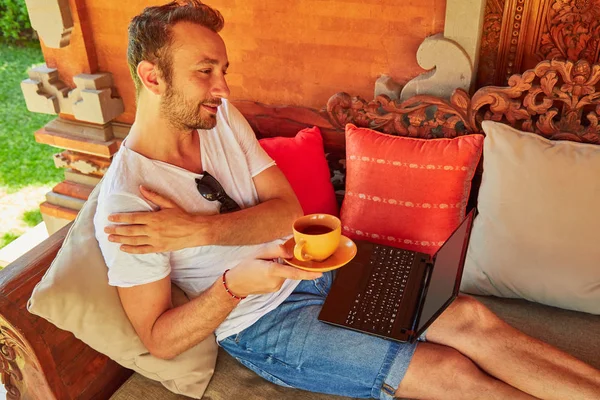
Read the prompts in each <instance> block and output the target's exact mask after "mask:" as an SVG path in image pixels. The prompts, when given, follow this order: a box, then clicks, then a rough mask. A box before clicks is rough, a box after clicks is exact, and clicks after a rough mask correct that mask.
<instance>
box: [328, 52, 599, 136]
mask: <svg viewBox="0 0 600 400" xmlns="http://www.w3.org/2000/svg"><path fill="white" fill-rule="evenodd" d="M599 80H600V64H595V65H591V64H590V63H588V62H587V61H586V60H580V61H578V62H577V63H573V62H570V61H566V62H564V61H544V62H541V63H539V64H538V65H537V66H536V68H535V69H532V70H528V71H526V72H524V73H523V74H522V75H518V74H515V75H513V76H512V77H511V78H510V80H509V86H508V87H494V86H488V87H483V88H481V89H479V90H478V91H477V92H475V94H474V95H473V96H472V97H470V96H469V95H468V94H467V93H466V92H465V91H464V90H462V89H457V90H456V91H455V92H454V94H453V95H452V97H451V98H450V100H449V101H447V100H444V99H440V98H436V97H432V96H415V97H413V98H410V99H408V100H406V101H404V102H402V103H399V102H396V101H391V100H390V99H389V98H388V97H387V96H379V97H377V98H376V99H375V100H372V101H370V102H367V101H365V100H363V99H361V98H359V97H351V96H350V95H348V94H347V93H338V94H337V95H335V96H333V97H332V98H331V99H330V100H329V102H328V104H327V112H328V114H329V116H330V119H331V121H332V124H333V125H334V126H338V127H342V126H344V125H346V124H347V123H353V124H356V125H357V126H362V127H369V128H373V129H377V130H380V131H383V132H387V133H390V134H394V135H401V136H411V137H421V138H427V139H428V138H436V137H448V138H449V137H455V136H459V135H465V134H469V133H477V132H481V122H482V121H483V120H493V121H502V122H506V123H508V124H509V125H511V126H514V127H516V128H518V129H522V130H525V131H529V132H535V133H537V134H539V135H541V136H544V137H546V138H548V139H561V140H572V141H578V142H589V143H598V144H600V125H599V124H598V114H600V91H596V85H597V84H598V81H599Z"/></svg>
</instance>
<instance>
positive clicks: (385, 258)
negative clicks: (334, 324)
mask: <svg viewBox="0 0 600 400" xmlns="http://www.w3.org/2000/svg"><path fill="white" fill-rule="evenodd" d="M414 258H415V252H413V251H407V250H401V249H396V248H393V247H388V246H379V245H375V247H374V249H373V253H372V254H371V260H370V264H371V266H372V270H371V275H370V277H369V280H368V282H367V285H366V287H365V289H364V290H363V291H362V292H361V293H358V294H357V296H356V298H355V299H354V304H353V306H352V308H351V309H350V312H349V313H348V316H347V318H346V324H347V325H348V326H349V327H353V328H357V329H362V330H366V331H370V332H373V333H382V334H390V333H391V332H392V326H393V325H394V321H395V320H396V316H397V313H398V310H399V309H400V303H401V301H402V297H403V296H404V290H405V289H406V284H407V282H408V275H409V273H410V269H411V267H412V265H413V261H414Z"/></svg>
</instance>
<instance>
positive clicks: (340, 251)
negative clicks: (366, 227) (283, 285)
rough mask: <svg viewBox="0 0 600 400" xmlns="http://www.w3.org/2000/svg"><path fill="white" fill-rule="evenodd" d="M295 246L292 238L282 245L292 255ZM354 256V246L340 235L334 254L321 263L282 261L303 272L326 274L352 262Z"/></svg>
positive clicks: (294, 259)
mask: <svg viewBox="0 0 600 400" xmlns="http://www.w3.org/2000/svg"><path fill="white" fill-rule="evenodd" d="M295 245H296V241H295V240H294V238H293V237H292V238H290V239H289V240H288V241H287V242H285V243H284V244H283V246H284V247H285V248H286V249H288V250H289V252H290V253H292V254H293V253H294V246H295ZM354 256H356V244H355V243H354V242H353V241H352V240H351V239H349V238H347V237H346V236H344V235H342V237H341V238H340V245H339V246H338V248H337V250H336V251H335V253H333V254H332V255H331V256H329V258H327V259H325V260H323V261H320V262H319V261H300V260H298V259H297V258H296V257H292V258H290V259H284V261H285V262H286V263H288V264H289V265H291V266H293V267H296V268H300V269H303V270H305V271H314V272H327V271H331V270H334V269H338V268H340V267H343V266H344V265H346V264H348V263H349V262H350V261H352V259H353V258H354Z"/></svg>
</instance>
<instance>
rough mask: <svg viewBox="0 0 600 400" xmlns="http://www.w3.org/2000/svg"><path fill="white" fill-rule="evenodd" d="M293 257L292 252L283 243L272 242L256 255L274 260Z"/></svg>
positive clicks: (262, 258)
mask: <svg viewBox="0 0 600 400" xmlns="http://www.w3.org/2000/svg"><path fill="white" fill-rule="evenodd" d="M279 257H281V258H292V254H290V253H289V252H288V251H287V250H286V249H285V247H283V245H280V244H275V243H270V244H268V245H267V246H265V247H264V248H263V249H262V250H261V252H260V253H258V255H257V256H256V258H259V259H261V260H273V259H275V258H279Z"/></svg>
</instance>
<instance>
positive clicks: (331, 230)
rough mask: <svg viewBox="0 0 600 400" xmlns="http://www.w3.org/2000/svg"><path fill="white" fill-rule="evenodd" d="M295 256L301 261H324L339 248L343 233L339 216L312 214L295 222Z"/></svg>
mask: <svg viewBox="0 0 600 400" xmlns="http://www.w3.org/2000/svg"><path fill="white" fill-rule="evenodd" d="M293 228H294V241H295V242H296V245H295V246H294V257H296V259H298V260H300V261H323V260H325V259H326V258H328V257H329V256H331V255H332V254H333V253H335V251H336V250H337V248H338V246H339V244H340V237H341V235H342V223H341V222H340V220H339V218H337V217H334V216H333V215H329V214H310V215H305V216H304V217H300V218H298V219H297V220H296V221H295V222H294V226H293Z"/></svg>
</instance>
